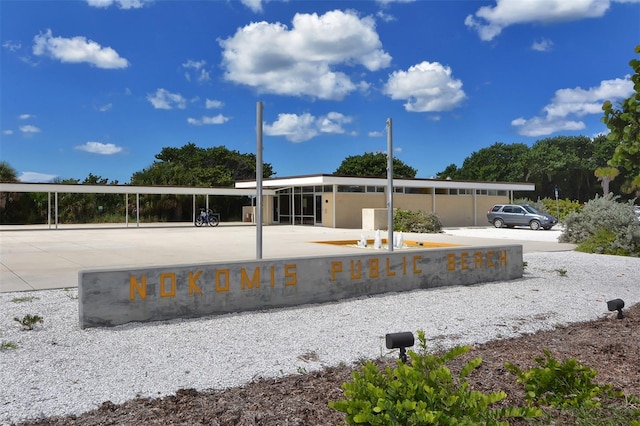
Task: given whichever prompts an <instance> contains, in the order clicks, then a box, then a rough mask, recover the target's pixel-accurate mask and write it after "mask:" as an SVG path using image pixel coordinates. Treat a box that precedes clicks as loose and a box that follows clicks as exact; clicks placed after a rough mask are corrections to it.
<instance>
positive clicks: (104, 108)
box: [98, 104, 113, 112]
mask: <svg viewBox="0 0 640 426" xmlns="http://www.w3.org/2000/svg"><path fill="white" fill-rule="evenodd" d="M112 106H113V104H106V105H102V106H100V107H98V111H100V112H106V111H109V110H110V109H111V107H112Z"/></svg>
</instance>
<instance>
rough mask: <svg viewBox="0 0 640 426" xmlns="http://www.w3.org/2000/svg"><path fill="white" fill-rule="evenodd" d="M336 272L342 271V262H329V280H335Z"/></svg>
mask: <svg viewBox="0 0 640 426" xmlns="http://www.w3.org/2000/svg"><path fill="white" fill-rule="evenodd" d="M336 272H342V262H340V261H334V262H331V281H335V280H336Z"/></svg>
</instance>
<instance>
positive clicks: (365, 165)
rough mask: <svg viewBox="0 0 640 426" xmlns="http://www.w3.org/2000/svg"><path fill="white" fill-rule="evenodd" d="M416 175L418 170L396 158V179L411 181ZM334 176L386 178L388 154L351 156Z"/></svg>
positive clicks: (343, 162) (394, 169)
mask: <svg viewBox="0 0 640 426" xmlns="http://www.w3.org/2000/svg"><path fill="white" fill-rule="evenodd" d="M416 173H418V171H417V170H416V169H414V168H413V167H411V166H409V165H407V164H405V163H404V162H403V161H401V160H399V159H397V158H395V157H394V159H393V177H394V178H397V179H411V178H414V177H416ZM333 174H334V175H341V176H366V177H386V176H387V154H385V153H383V152H376V153H373V152H365V153H364V154H362V155H352V156H349V157H347V158H345V159H344V160H342V163H341V164H340V166H339V167H338V168H337V169H336V171H335V172H333Z"/></svg>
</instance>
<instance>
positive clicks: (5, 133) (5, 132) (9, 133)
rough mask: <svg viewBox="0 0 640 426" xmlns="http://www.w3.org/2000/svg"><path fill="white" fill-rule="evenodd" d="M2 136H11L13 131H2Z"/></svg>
mask: <svg viewBox="0 0 640 426" xmlns="http://www.w3.org/2000/svg"><path fill="white" fill-rule="evenodd" d="M2 134H3V135H12V134H13V130H11V129H7V130H3V131H2Z"/></svg>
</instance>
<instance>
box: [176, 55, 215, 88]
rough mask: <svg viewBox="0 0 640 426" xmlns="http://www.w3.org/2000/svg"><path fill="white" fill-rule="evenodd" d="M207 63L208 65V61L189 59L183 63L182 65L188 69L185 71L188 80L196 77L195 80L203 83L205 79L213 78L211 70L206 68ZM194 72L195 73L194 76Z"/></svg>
mask: <svg viewBox="0 0 640 426" xmlns="http://www.w3.org/2000/svg"><path fill="white" fill-rule="evenodd" d="M206 65H207V61H192V60H188V61H187V62H185V63H184V64H182V67H183V68H185V69H186V70H187V71H186V72H185V73H184V78H186V79H187V81H191V79H192V78H195V80H196V81H197V82H198V83H203V82H205V81H209V80H211V75H210V74H209V71H207V70H206V69H205V66H206ZM192 73H193V74H194V75H193V77H192Z"/></svg>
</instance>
